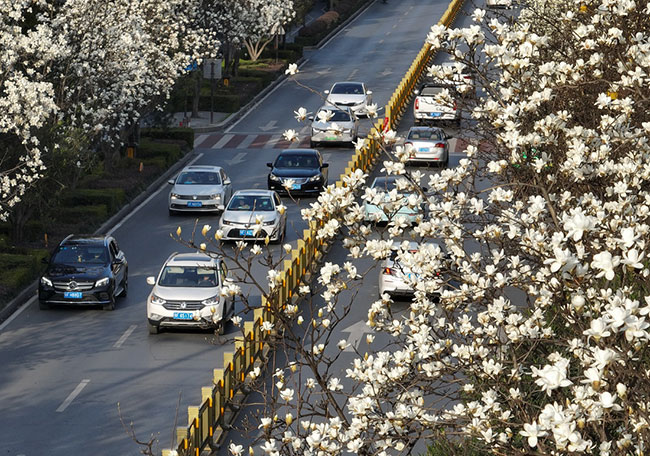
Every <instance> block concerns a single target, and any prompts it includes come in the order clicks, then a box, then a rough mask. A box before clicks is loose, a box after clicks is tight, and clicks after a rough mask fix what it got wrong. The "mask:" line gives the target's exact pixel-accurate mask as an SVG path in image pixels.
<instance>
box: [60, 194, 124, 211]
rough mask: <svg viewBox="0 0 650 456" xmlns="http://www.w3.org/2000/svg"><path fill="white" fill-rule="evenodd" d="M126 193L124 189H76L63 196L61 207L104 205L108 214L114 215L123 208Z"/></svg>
mask: <svg viewBox="0 0 650 456" xmlns="http://www.w3.org/2000/svg"><path fill="white" fill-rule="evenodd" d="M125 199H126V193H125V192H124V189H122V188H101V189H99V188H97V189H95V188H76V189H74V190H68V191H65V192H63V194H62V195H61V205H62V206H66V207H79V206H87V205H103V206H105V207H106V208H107V210H108V212H110V213H113V212H117V210H118V209H119V208H120V207H122V204H124V200H125Z"/></svg>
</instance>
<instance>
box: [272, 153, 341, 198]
mask: <svg viewBox="0 0 650 456" xmlns="http://www.w3.org/2000/svg"><path fill="white" fill-rule="evenodd" d="M266 166H268V167H269V168H271V172H270V173H269V176H268V178H267V179H268V180H267V185H268V188H269V190H275V191H276V192H280V193H286V192H287V188H286V187H285V184H284V183H285V181H286V180H289V179H290V180H291V181H292V184H291V188H290V189H289V190H290V191H291V193H320V192H322V191H323V189H324V188H325V187H327V167H328V166H329V164H328V163H323V157H321V154H320V152H318V151H317V150H316V149H287V150H284V151H282V152H280V155H278V158H276V159H275V162H273V163H267V164H266Z"/></svg>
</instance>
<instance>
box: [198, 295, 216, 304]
mask: <svg viewBox="0 0 650 456" xmlns="http://www.w3.org/2000/svg"><path fill="white" fill-rule="evenodd" d="M201 304H203V305H204V306H213V305H215V304H219V295H216V296H212V297H211V298H208V299H204V300H203V301H201Z"/></svg>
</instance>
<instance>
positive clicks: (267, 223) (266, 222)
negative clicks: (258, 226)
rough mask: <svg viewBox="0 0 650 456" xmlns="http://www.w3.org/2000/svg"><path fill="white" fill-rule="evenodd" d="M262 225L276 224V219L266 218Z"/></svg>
mask: <svg viewBox="0 0 650 456" xmlns="http://www.w3.org/2000/svg"><path fill="white" fill-rule="evenodd" d="M262 225H266V226H268V225H275V219H273V220H266V221H265V222H263V223H262Z"/></svg>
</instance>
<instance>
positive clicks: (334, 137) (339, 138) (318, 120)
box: [309, 105, 359, 147]
mask: <svg viewBox="0 0 650 456" xmlns="http://www.w3.org/2000/svg"><path fill="white" fill-rule="evenodd" d="M310 119H311V121H312V124H311V140H310V142H309V143H310V145H311V147H316V146H317V145H318V144H321V143H330V144H336V143H348V144H352V143H353V142H355V141H356V140H357V138H358V136H359V119H357V116H356V115H354V113H353V112H352V111H351V110H350V108H337V107H336V106H331V105H325V106H323V107H321V108H320V109H319V110H318V112H317V113H316V116H315V117H310Z"/></svg>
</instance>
